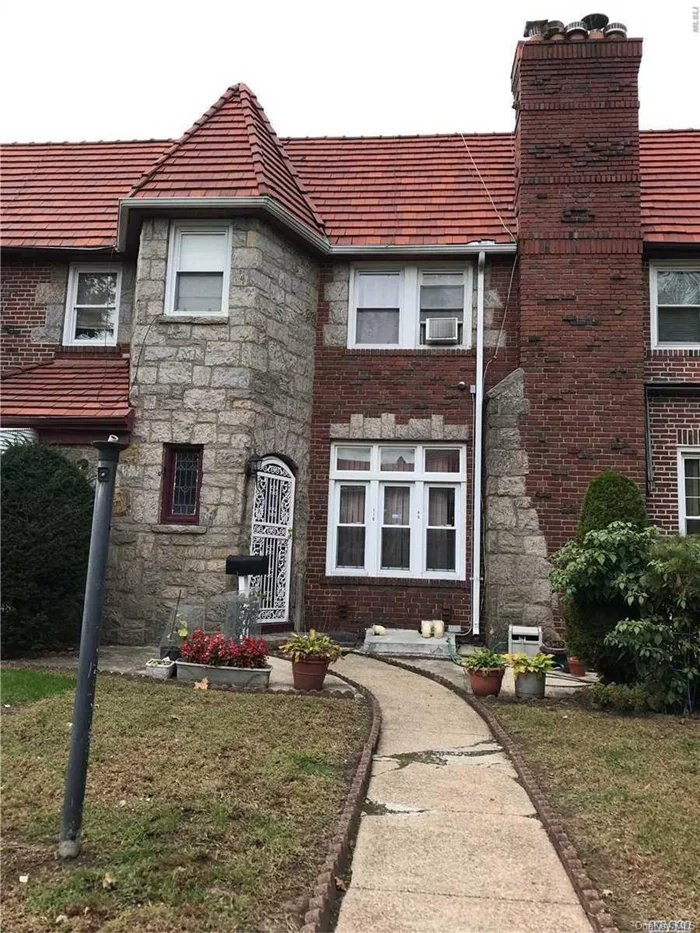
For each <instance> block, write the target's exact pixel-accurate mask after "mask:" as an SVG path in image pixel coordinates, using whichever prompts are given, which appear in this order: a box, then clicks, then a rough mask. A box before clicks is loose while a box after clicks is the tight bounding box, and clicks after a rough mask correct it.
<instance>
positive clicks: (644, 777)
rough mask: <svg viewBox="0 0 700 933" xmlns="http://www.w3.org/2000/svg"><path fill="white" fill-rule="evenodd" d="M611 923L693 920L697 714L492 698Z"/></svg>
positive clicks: (698, 913) (698, 915)
mask: <svg viewBox="0 0 700 933" xmlns="http://www.w3.org/2000/svg"><path fill="white" fill-rule="evenodd" d="M492 708H493V712H494V713H495V715H496V717H497V718H498V720H499V721H500V722H501V724H502V725H503V727H504V728H505V729H506V730H507V731H508V733H509V734H510V735H511V736H513V738H514V739H516V740H517V741H518V742H519V743H520V744H521V746H522V747H523V750H524V752H525V755H526V758H527V760H528V763H529V764H530V766H531V767H532V770H533V772H534V773H535V775H536V776H537V779H538V781H539V783H540V785H541V787H542V788H543V790H545V791H546V792H547V793H548V794H549V797H550V800H551V802H552V805H553V806H554V807H555V808H556V809H557V810H559V812H560V813H561V815H562V817H563V818H564V822H565V823H566V828H567V831H568V832H569V835H570V836H571V839H572V840H573V842H574V844H575V845H576V847H577V849H578V851H579V854H580V855H581V857H582V858H583V860H584V861H585V862H586V868H587V870H588V873H589V874H590V876H591V878H592V879H593V881H594V883H595V884H596V886H597V887H598V890H599V891H601V892H602V891H606V892H609V893H607V894H606V895H605V901H606V903H607V905H608V909H609V910H610V912H611V913H612V915H613V918H614V920H615V922H616V924H617V926H618V927H619V928H620V929H621V930H622V931H624V933H627V931H633V930H639V929H641V926H636V924H640V923H641V922H643V921H645V920H650V919H666V920H682V919H685V920H692V921H694V923H695V925H696V926H698V924H700V870H699V866H700V830H699V827H700V720H697V719H696V720H693V721H689V720H681V719H679V718H676V717H671V716H650V717H630V716H619V715H614V714H610V713H600V712H593V711H589V710H586V709H582V708H579V707H577V706H574V705H569V706H563V705H556V704H551V705H550V704H547V705H545V704H537V705H532V704H516V703H510V704H508V703H497V704H494V706H493V707H492Z"/></svg>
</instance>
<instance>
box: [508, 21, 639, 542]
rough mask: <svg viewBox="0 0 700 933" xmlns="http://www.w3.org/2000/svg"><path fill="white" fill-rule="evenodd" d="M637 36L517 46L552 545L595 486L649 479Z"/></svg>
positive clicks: (542, 515) (527, 253)
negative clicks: (616, 479) (606, 477)
mask: <svg viewBox="0 0 700 933" xmlns="http://www.w3.org/2000/svg"><path fill="white" fill-rule="evenodd" d="M641 54H642V42H641V40H640V39H622V40H613V39H603V38H602V37H600V38H588V39H585V40H583V41H571V40H559V41H556V40H543V39H541V38H539V37H538V38H537V39H531V40H529V41H526V42H521V43H520V44H519V46H518V49H517V52H516V56H515V63H514V67H513V93H514V97H515V108H516V112H517V125H516V136H515V139H516V164H517V183H516V206H517V213H518V234H519V244H520V245H519V249H520V362H521V366H522V368H523V369H524V371H525V395H526V398H527V401H528V403H529V413H527V414H526V415H524V416H523V418H522V419H521V423H520V429H521V436H522V439H523V444H524V446H525V449H526V451H527V455H528V469H529V472H528V481H527V494H528V496H529V497H531V498H532V501H533V504H534V505H535V507H536V509H537V512H538V515H539V521H540V528H541V530H542V531H543V532H544V534H545V537H546V540H547V545H548V550H549V551H550V552H551V551H552V550H553V549H555V548H557V547H559V546H561V545H562V544H563V543H564V542H565V541H566V540H568V539H569V538H570V537H571V536H572V535H573V533H574V532H575V528H576V522H577V517H578V512H579V509H580V505H581V501H582V498H583V495H584V493H585V490H586V486H587V484H588V482H589V481H590V479H591V477H593V476H594V475H595V474H596V473H598V472H600V471H601V470H605V469H617V470H620V471H622V472H624V473H626V474H628V475H629V476H631V477H632V478H633V479H635V480H636V481H638V482H639V483H640V484H642V483H643V481H644V456H645V454H644V390H643V349H644V344H643V307H644V301H643V278H642V232H641V223H640V209H639V195H640V185H639V133H638V115H637V112H638V99H637V73H638V69H639V64H640V60H641Z"/></svg>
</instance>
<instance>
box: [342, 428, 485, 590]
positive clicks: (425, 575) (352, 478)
mask: <svg viewBox="0 0 700 933" xmlns="http://www.w3.org/2000/svg"><path fill="white" fill-rule="evenodd" d="M339 447H363V448H369V449H370V451H371V453H370V469H369V470H338V469H337V468H336V462H337V460H336V454H337V450H338V448H339ZM383 447H393V448H399V449H401V448H410V449H411V450H414V451H415V470H414V471H413V472H405V471H402V472H389V471H382V470H381V469H380V466H381V464H380V456H381V455H380V450H381V448H383ZM426 450H459V455H460V470H459V473H432V472H426V470H425V468H424V465H425V451H426ZM330 456H331V462H330V471H329V483H328V533H327V538H326V575H327V576H335V577H363V578H367V579H373V580H381V579H382V578H391V579H402V578H405V579H407V580H454V581H461V580H466V519H467V516H466V503H467V478H466V475H467V451H466V445H464V444H455V443H451V442H450V441H433V442H430V443H412V442H411V441H381V440H380V441H371V442H370V441H362V440H357V441H354V440H351V439H346V440H339V441H333V442H332V443H331V452H330ZM341 486H363V487H364V488H365V489H366V493H365V525H364V527H365V561H364V567H361V568H358V567H336V549H337V538H338V536H337V528H338V519H339V518H340V488H341ZM387 486H409V487H410V488H411V502H410V529H411V552H410V569H408V570H399V569H385V570H383V569H382V568H381V566H380V562H381V534H382V527H383V521H382V514H383V512H382V503H383V495H384V492H383V491H384V489H385V488H386V487H387ZM434 486H435V487H447V488H449V489H454V490H455V569H454V571H450V570H426V569H425V561H426V539H427V535H426V532H427V528H428V524H427V516H428V512H427V508H428V505H427V503H428V489H429V488H431V487H434ZM358 527H359V526H358ZM446 527H447V526H446Z"/></svg>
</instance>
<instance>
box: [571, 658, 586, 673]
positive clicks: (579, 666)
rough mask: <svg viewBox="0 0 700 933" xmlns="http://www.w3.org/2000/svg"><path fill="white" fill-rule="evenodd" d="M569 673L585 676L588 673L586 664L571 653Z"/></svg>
mask: <svg viewBox="0 0 700 933" xmlns="http://www.w3.org/2000/svg"><path fill="white" fill-rule="evenodd" d="M569 673H570V674H573V675H574V677H584V676H585V674H586V667H585V665H584V664H583V663H582V662H581V661H579V659H578V658H577V657H575V656H574V655H573V654H570V655H569Z"/></svg>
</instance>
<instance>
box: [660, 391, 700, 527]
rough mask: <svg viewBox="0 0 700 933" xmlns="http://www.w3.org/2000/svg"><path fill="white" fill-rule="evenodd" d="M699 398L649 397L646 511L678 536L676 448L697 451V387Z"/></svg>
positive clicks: (699, 405) (699, 441)
mask: <svg viewBox="0 0 700 933" xmlns="http://www.w3.org/2000/svg"><path fill="white" fill-rule="evenodd" d="M698 392H699V394H698V395H689V394H687V393H684V394H681V393H679V394H674V393H671V392H664V394H663V395H657V396H653V395H652V396H650V398H649V436H650V442H651V460H652V470H651V471H650V477H649V478H650V483H649V492H648V495H647V509H648V511H649V517H650V518H651V519H652V520H653V521H655V522H658V523H659V524H660V525H661V526H662V528H664V529H665V530H666V531H668V532H671V533H673V534H677V533H678V448H679V447H695V446H697V447H698V448H699V449H700V387H699V388H698Z"/></svg>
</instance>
